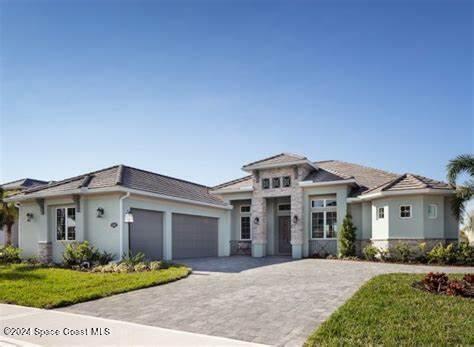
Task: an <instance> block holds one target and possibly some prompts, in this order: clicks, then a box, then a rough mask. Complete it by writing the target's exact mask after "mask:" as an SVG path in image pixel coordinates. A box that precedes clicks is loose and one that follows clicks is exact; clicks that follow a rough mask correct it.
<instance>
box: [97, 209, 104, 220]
mask: <svg viewBox="0 0 474 347" xmlns="http://www.w3.org/2000/svg"><path fill="white" fill-rule="evenodd" d="M103 216H104V209H103V208H102V207H98V208H97V218H102V217H103Z"/></svg>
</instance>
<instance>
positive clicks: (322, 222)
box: [311, 198, 337, 239]
mask: <svg viewBox="0 0 474 347" xmlns="http://www.w3.org/2000/svg"><path fill="white" fill-rule="evenodd" d="M311 208H312V210H313V211H312V212H311V238H312V239H334V238H337V210H336V209H337V202H336V199H330V198H328V199H313V200H311Z"/></svg>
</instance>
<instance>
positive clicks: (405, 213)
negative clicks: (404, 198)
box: [400, 205, 411, 218]
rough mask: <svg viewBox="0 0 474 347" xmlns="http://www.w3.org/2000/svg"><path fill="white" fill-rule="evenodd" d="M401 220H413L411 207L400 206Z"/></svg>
mask: <svg viewBox="0 0 474 347" xmlns="http://www.w3.org/2000/svg"><path fill="white" fill-rule="evenodd" d="M400 218H411V205H401V206H400Z"/></svg>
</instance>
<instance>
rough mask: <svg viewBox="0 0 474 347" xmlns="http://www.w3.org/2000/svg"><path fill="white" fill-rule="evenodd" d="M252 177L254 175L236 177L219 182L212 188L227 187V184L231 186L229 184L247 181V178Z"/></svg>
mask: <svg viewBox="0 0 474 347" xmlns="http://www.w3.org/2000/svg"><path fill="white" fill-rule="evenodd" d="M251 177H252V175H247V176H244V177H240V178H236V179H234V180H231V181H227V182H224V183H221V184H218V185H216V186H213V187H211V188H212V189H218V188H222V187H226V186H229V185H231V184H234V183H239V182H242V181H245V180H246V179H248V178H251Z"/></svg>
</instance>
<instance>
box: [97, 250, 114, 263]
mask: <svg viewBox="0 0 474 347" xmlns="http://www.w3.org/2000/svg"><path fill="white" fill-rule="evenodd" d="M114 258H115V255H113V254H112V253H108V252H106V251H102V252H97V259H96V261H97V263H98V264H99V265H107V264H108V263H110V262H111V261H112V260H114Z"/></svg>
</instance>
